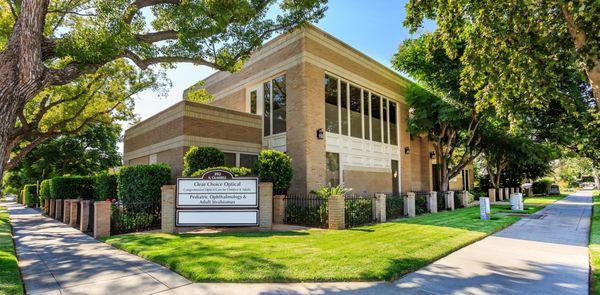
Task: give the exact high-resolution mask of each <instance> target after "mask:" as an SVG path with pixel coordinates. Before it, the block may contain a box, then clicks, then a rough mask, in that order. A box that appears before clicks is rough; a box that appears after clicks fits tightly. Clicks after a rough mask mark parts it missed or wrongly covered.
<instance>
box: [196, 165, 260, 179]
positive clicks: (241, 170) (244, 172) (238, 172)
mask: <svg viewBox="0 0 600 295" xmlns="http://www.w3.org/2000/svg"><path fill="white" fill-rule="evenodd" d="M214 169H219V170H225V171H229V172H231V174H233V176H238V177H239V176H248V175H250V174H251V173H252V170H250V169H248V168H246V167H225V166H219V167H211V168H206V169H200V170H198V171H196V172H194V173H192V175H190V176H191V177H199V176H201V175H202V174H204V173H205V172H207V171H209V170H214Z"/></svg>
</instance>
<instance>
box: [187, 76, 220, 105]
mask: <svg viewBox="0 0 600 295" xmlns="http://www.w3.org/2000/svg"><path fill="white" fill-rule="evenodd" d="M183 98H184V99H185V100H188V101H191V102H199V103H210V102H213V101H214V100H215V97H214V96H213V95H212V94H210V92H208V89H206V88H205V87H204V81H200V82H198V83H196V84H194V86H192V87H190V88H188V89H186V90H185V91H184V92H183Z"/></svg>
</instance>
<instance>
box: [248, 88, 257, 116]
mask: <svg viewBox="0 0 600 295" xmlns="http://www.w3.org/2000/svg"><path fill="white" fill-rule="evenodd" d="M256 100H257V97H256V90H253V91H252V92H250V113H252V114H256Z"/></svg>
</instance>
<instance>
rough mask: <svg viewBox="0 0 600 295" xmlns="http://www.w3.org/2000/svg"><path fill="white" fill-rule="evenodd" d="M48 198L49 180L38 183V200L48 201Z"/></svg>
mask: <svg viewBox="0 0 600 295" xmlns="http://www.w3.org/2000/svg"><path fill="white" fill-rule="evenodd" d="M50 198H51V197H50V179H45V180H42V182H41V183H40V200H48V199H50Z"/></svg>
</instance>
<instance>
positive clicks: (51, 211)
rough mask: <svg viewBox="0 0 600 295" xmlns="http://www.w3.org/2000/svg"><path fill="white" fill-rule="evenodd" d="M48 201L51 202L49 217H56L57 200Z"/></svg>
mask: <svg viewBox="0 0 600 295" xmlns="http://www.w3.org/2000/svg"><path fill="white" fill-rule="evenodd" d="M48 201H50V209H49V210H48V216H50V217H54V214H55V212H56V200H55V199H50V200H48Z"/></svg>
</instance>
